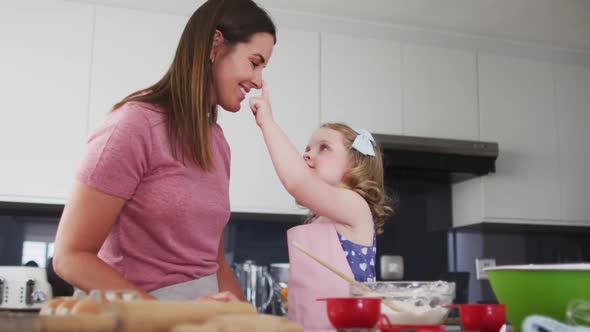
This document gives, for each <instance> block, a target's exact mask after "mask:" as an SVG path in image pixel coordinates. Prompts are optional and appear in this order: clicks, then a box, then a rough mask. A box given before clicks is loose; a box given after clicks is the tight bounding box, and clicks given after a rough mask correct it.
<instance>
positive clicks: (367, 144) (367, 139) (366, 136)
mask: <svg viewBox="0 0 590 332" xmlns="http://www.w3.org/2000/svg"><path fill="white" fill-rule="evenodd" d="M354 131H355V132H356V133H357V135H356V138H355V139H354V142H352V148H353V149H355V150H357V151H358V152H360V153H362V154H364V155H365V156H375V150H373V146H374V145H375V140H374V139H373V136H372V135H371V133H370V132H368V131H366V130H365V129H359V130H357V129H354Z"/></svg>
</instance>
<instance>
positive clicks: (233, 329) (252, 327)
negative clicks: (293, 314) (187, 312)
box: [170, 314, 303, 332]
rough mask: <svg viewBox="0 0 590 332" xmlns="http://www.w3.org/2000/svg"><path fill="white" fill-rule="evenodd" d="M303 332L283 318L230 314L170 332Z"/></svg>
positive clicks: (182, 326)
mask: <svg viewBox="0 0 590 332" xmlns="http://www.w3.org/2000/svg"><path fill="white" fill-rule="evenodd" d="M242 331H256V332H303V326H301V325H299V324H297V323H294V322H291V321H290V320H288V319H287V318H285V317H278V316H271V315H240V314H237V315H235V314H230V315H223V316H217V317H215V318H212V319H211V320H209V321H207V323H205V324H202V325H194V324H187V325H178V326H176V327H175V328H173V329H172V330H170V332H242Z"/></svg>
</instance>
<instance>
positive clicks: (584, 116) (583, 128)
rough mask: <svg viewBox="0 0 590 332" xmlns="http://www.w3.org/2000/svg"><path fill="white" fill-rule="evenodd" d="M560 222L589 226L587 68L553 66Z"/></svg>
mask: <svg viewBox="0 0 590 332" xmlns="http://www.w3.org/2000/svg"><path fill="white" fill-rule="evenodd" d="M555 81H556V95H557V124H558V127H557V133H558V144H559V154H560V158H559V160H560V163H561V164H560V168H561V175H562V180H563V182H562V190H563V215H562V216H563V220H564V222H566V223H575V224H586V225H590V176H588V171H589V170H590V144H589V142H590V131H589V130H588V127H589V126H590V67H580V66H572V65H567V66H566V65H557V66H556V80H555Z"/></svg>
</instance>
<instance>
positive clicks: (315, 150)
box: [303, 128, 350, 186]
mask: <svg viewBox="0 0 590 332" xmlns="http://www.w3.org/2000/svg"><path fill="white" fill-rule="evenodd" d="M303 159H304V160H305V162H306V163H307V166H308V167H309V168H311V170H312V172H314V173H315V174H316V175H317V176H319V177H320V178H321V179H322V180H324V181H325V182H326V183H329V184H331V185H333V186H339V185H340V183H341V181H342V177H343V176H344V174H345V173H346V172H347V171H348V168H349V163H350V157H349V150H348V149H347V148H346V146H345V145H344V136H342V134H341V133H340V132H338V131H336V130H333V129H329V128H319V129H318V130H316V131H315V133H314V134H313V135H312V136H311V139H310V140H309V143H308V145H307V146H306V147H305V152H304V153H303Z"/></svg>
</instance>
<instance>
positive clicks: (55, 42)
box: [0, 1, 93, 203]
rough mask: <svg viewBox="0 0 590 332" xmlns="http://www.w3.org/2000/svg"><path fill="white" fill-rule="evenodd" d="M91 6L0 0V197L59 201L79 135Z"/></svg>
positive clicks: (80, 139) (79, 142) (78, 151)
mask: <svg viewBox="0 0 590 332" xmlns="http://www.w3.org/2000/svg"><path fill="white" fill-rule="evenodd" d="M92 17H93V10H92V7H91V6H89V5H80V4H74V3H71V2H65V1H26V2H20V1H2V2H0V41H1V42H0V76H1V77H2V79H0V100H1V101H2V108H3V110H2V114H3V116H2V121H0V151H2V166H1V167H2V172H0V200H2V201H17V202H36V203H63V202H64V201H65V198H66V196H67V195H68V192H69V189H70V187H71V183H72V180H73V178H74V173H75V170H76V167H77V165H78V161H79V158H80V156H81V153H82V151H83V148H84V141H85V138H86V119H87V109H88V84H89V81H90V75H89V72H90V59H91V55H90V53H91V48H92V45H91V43H92Z"/></svg>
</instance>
